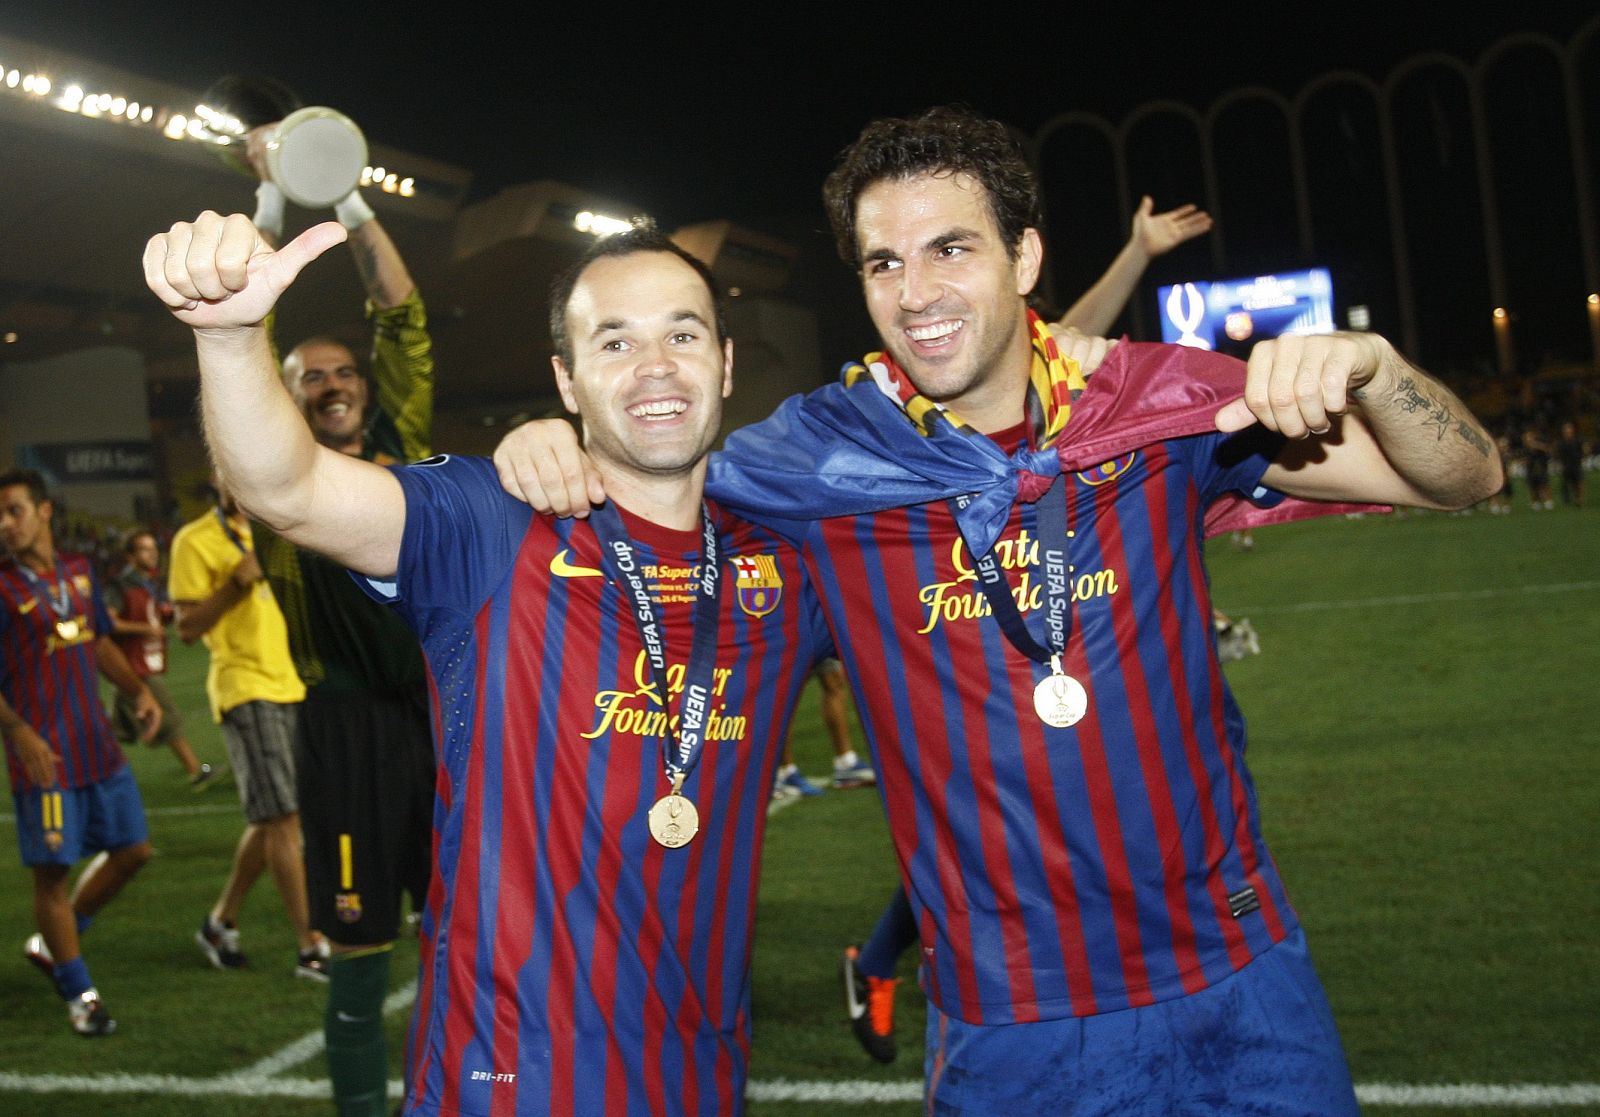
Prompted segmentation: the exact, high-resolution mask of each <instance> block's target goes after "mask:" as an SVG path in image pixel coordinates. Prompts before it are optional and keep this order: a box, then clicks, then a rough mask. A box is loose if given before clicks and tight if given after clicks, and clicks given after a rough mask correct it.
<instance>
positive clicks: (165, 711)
mask: <svg viewBox="0 0 1600 1117" xmlns="http://www.w3.org/2000/svg"><path fill="white" fill-rule="evenodd" d="M144 681H145V684H146V685H147V686H148V687H149V688H150V693H151V694H153V695H155V696H156V705H158V706H160V707H161V728H159V729H157V730H156V735H155V736H154V737H152V738H150V740H148V741H144V742H142V743H143V744H146V745H149V746H150V747H151V748H155V747H156V746H157V745H170V744H171V743H172V742H173V741H175V740H176V739H177V738H178V737H179V735H181V734H182V733H183V717H182V715H180V714H179V713H178V707H176V706H174V705H173V704H172V695H170V694H168V693H167V688H166V686H165V685H163V683H162V682H161V680H160V679H158V678H156V677H155V676H154V675H149V676H146V678H145V680H144ZM111 724H112V727H113V728H114V729H115V730H116V731H117V740H119V741H121V742H122V743H123V744H125V745H131V744H134V743H135V742H138V741H139V732H140V730H142V729H143V728H144V727H143V726H142V725H140V724H139V719H138V718H136V717H134V716H133V699H132V698H129V697H128V696H127V695H126V694H123V693H122V692H121V691H120V690H119V691H117V700H116V702H115V703H114V704H113V705H112V708H111Z"/></svg>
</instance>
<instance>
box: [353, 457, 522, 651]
mask: <svg viewBox="0 0 1600 1117" xmlns="http://www.w3.org/2000/svg"><path fill="white" fill-rule="evenodd" d="M392 472H393V473H394V475H395V477H396V478H397V479H398V480H399V482H400V488H401V489H402V490H403V491H404V493H405V498H406V527H405V534H404V536H403V537H402V539H401V543H400V564H399V569H398V570H397V571H396V573H395V576H394V578H393V579H392V580H383V579H376V578H363V577H359V576H357V578H356V583H357V584H358V585H360V586H361V588H362V589H364V590H366V592H367V593H368V594H369V595H371V596H372V597H374V598H376V599H377V600H379V601H382V602H386V603H389V604H393V605H395V606H397V607H398V611H399V613H400V614H401V616H403V617H405V619H406V620H407V622H408V623H409V624H411V626H412V627H413V628H415V629H416V630H417V631H418V632H419V633H421V632H425V631H426V630H427V628H428V627H429V626H428V623H427V618H428V614H430V613H434V612H447V613H451V614H455V615H456V616H458V617H459V616H461V615H471V614H473V613H475V612H476V611H477V609H478V607H479V606H480V605H481V604H482V603H483V602H484V600H485V599H487V598H488V597H489V595H490V594H491V593H493V592H494V589H495V587H496V586H498V585H499V584H500V582H501V581H502V580H503V579H504V578H505V576H506V572H507V570H509V569H510V567H511V565H512V563H513V562H514V561H515V559H516V556H517V550H518V548H519V547H520V546H521V545H522V540H523V537H524V536H525V535H526V534H527V531H528V524H529V521H530V520H531V519H532V517H533V510H532V509H531V508H529V507H528V506H527V505H526V504H523V503H522V502H521V501H519V500H515V499H513V498H512V497H510V496H508V495H507V494H506V493H505V491H504V490H503V489H501V487H500V481H499V479H498V478H497V477H496V476H495V471H494V464H493V463H492V462H490V461H489V459H488V458H471V457H455V456H451V455H443V456H440V457H436V458H430V459H428V460H427V461H423V462H418V463H417V464H415V465H406V466H395V467H393V469H392Z"/></svg>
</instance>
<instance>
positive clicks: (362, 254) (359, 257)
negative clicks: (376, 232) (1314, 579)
mask: <svg viewBox="0 0 1600 1117" xmlns="http://www.w3.org/2000/svg"><path fill="white" fill-rule="evenodd" d="M350 247H351V248H352V249H353V250H354V251H355V257H356V270H357V271H358V272H360V273H361V282H362V283H364V284H366V288H367V292H368V293H369V294H371V293H373V287H374V286H375V285H376V284H377V282H378V254H377V253H376V252H374V251H373V250H372V246H371V245H370V244H364V243H362V242H361V241H355V242H354V243H352V244H351V245H350Z"/></svg>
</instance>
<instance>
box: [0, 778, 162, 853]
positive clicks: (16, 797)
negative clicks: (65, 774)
mask: <svg viewBox="0 0 1600 1117" xmlns="http://www.w3.org/2000/svg"><path fill="white" fill-rule="evenodd" d="M11 801H12V803H13V804H15V806H16V809H17V845H18V846H20V847H21V849H22V863H23V864H24V865H75V864H77V863H78V862H79V861H82V860H83V859H84V858H85V857H88V856H90V855H91V854H96V853H99V852H100V851H101V850H111V851H113V852H115V851H116V850H119V849H125V848H126V847H128V846H132V845H138V844H139V843H140V842H142V841H145V840H146V839H147V838H149V836H150V831H149V830H148V829H146V827H145V824H144V800H142V799H140V798H139V785H138V784H136V783H134V782H133V770H132V769H130V768H129V767H128V766H127V765H123V766H122V769H121V771H119V772H117V773H116V774H115V775H113V776H107V777H106V778H105V779H103V780H101V781H100V782H99V783H91V784H89V785H87V786H86V787H76V788H59V787H57V788H51V789H50V790H48V791H40V790H38V789H37V788H35V789H34V790H32V791H23V792H20V793H15V794H13V795H12V796H11Z"/></svg>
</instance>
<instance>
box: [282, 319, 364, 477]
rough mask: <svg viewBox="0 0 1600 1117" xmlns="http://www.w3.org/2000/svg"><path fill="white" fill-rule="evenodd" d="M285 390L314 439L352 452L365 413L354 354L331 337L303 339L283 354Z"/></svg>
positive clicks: (356, 447) (356, 449) (325, 444)
mask: <svg viewBox="0 0 1600 1117" xmlns="http://www.w3.org/2000/svg"><path fill="white" fill-rule="evenodd" d="M283 372H284V380H285V382H286V383H287V384H288V385H289V394H290V395H292V396H293V397H294V402H295V404H296V405H297V406H298V407H299V408H300V410H301V412H302V413H304V415H305V417H306V422H308V423H310V424H311V433H312V434H314V435H315V436H316V439H317V441H318V442H320V443H322V444H323V445H324V446H329V447H332V448H333V449H335V450H346V451H348V452H352V453H353V452H356V451H358V450H360V448H361V445H360V441H361V426H362V422H363V421H364V420H365V418H366V413H367V381H366V378H365V377H363V376H362V375H361V372H360V370H359V369H357V368H356V358H355V354H353V353H351V352H350V350H349V349H346V348H345V347H344V346H343V345H340V344H338V343H337V342H331V341H307V342H304V343H302V344H301V345H298V346H296V347H295V349H294V351H293V352H291V353H290V354H289V356H288V357H286V358H284V362H283Z"/></svg>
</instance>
